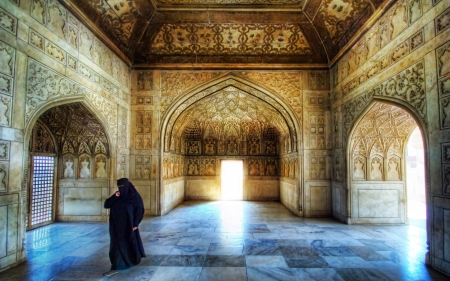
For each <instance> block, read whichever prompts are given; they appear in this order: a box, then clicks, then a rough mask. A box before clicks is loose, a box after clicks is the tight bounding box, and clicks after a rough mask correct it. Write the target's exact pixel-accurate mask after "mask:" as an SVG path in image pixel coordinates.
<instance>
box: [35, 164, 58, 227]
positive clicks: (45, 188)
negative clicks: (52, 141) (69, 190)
mask: <svg viewBox="0 0 450 281" xmlns="http://www.w3.org/2000/svg"><path fill="white" fill-rule="evenodd" d="M54 159H55V158H54V157H51V156H34V157H33V190H32V201H31V225H36V224H41V223H45V222H49V221H52V214H53V177H54V161H55V160H54Z"/></svg>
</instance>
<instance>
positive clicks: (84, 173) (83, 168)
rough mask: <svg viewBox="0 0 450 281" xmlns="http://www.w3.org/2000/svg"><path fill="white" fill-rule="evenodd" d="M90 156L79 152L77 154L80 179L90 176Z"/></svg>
mask: <svg viewBox="0 0 450 281" xmlns="http://www.w3.org/2000/svg"><path fill="white" fill-rule="evenodd" d="M90 159H91V157H90V155H89V154H81V155H80V156H78V163H80V166H79V171H78V172H79V177H80V178H82V179H89V178H91V161H90Z"/></svg>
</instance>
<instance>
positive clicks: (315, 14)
mask: <svg viewBox="0 0 450 281" xmlns="http://www.w3.org/2000/svg"><path fill="white" fill-rule="evenodd" d="M60 1H61V2H62V3H63V4H65V6H66V7H68V8H69V10H71V11H72V13H74V14H75V15H77V16H78V17H79V18H81V19H82V20H83V21H86V22H88V26H89V27H90V28H91V29H92V31H93V32H94V33H96V34H99V35H106V37H107V38H108V39H109V41H110V42H109V43H108V44H110V45H113V46H110V47H111V49H113V50H115V52H121V53H122V55H124V56H125V57H127V58H128V59H129V61H130V63H131V64H133V65H135V66H137V67H140V68H145V67H146V66H151V65H152V64H158V63H159V64H169V65H170V64H172V65H173V64H177V63H178V64H181V63H189V64H208V63H236V64H241V63H247V64H248V63H251V64H268V65H270V64H302V63H304V64H305V63H307V64H311V63H319V64H322V65H327V64H328V63H329V62H330V61H331V60H332V59H333V58H334V57H335V56H336V55H337V54H338V52H339V51H340V50H341V49H342V48H343V47H344V46H345V45H346V43H347V42H349V40H350V39H351V38H352V36H353V35H355V34H356V33H357V32H358V30H360V29H361V27H362V26H363V25H364V24H365V22H366V21H367V20H368V19H369V18H370V17H371V16H372V15H373V14H375V12H376V10H377V9H378V8H379V7H380V6H381V5H382V4H383V2H389V3H390V2H392V1H395V0H156V1H149V0H60ZM386 4H387V3H385V5H383V6H386ZM122 57H123V56H122Z"/></svg>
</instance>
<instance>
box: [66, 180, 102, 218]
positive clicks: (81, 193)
mask: <svg viewBox="0 0 450 281" xmlns="http://www.w3.org/2000/svg"><path fill="white" fill-rule="evenodd" d="M102 209H103V201H102V196H101V188H80V187H76V188H67V189H66V190H65V193H64V214H61V215H64V216H95V215H97V216H98V215H100V214H101V212H102Z"/></svg>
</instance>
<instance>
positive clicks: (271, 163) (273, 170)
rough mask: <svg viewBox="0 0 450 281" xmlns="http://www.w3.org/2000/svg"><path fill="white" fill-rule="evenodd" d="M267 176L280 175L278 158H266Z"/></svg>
mask: <svg viewBox="0 0 450 281" xmlns="http://www.w3.org/2000/svg"><path fill="white" fill-rule="evenodd" d="M265 175H266V176H276V175H278V168H277V161H276V160H266V169H265Z"/></svg>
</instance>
